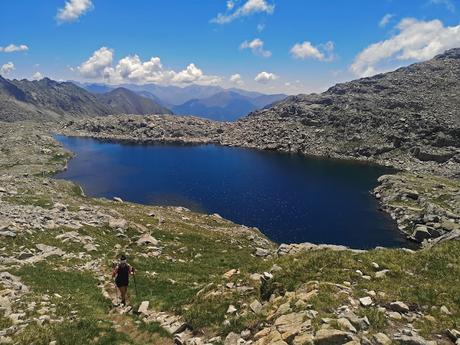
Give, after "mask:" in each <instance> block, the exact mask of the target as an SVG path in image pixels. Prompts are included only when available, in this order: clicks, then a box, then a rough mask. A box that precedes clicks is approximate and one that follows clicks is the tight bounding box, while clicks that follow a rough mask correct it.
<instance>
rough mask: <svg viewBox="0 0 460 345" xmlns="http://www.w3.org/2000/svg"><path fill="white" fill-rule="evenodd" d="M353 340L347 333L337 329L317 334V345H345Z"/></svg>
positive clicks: (324, 330) (323, 330) (321, 330)
mask: <svg viewBox="0 0 460 345" xmlns="http://www.w3.org/2000/svg"><path fill="white" fill-rule="evenodd" d="M352 339H353V337H352V335H351V334H350V333H347V332H343V331H338V330H336V329H320V330H319V331H318V332H316V334H315V338H314V342H315V345H343V344H345V343H346V342H349V341H351V340H352Z"/></svg>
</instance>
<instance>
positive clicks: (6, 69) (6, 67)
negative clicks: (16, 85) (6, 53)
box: [0, 61, 14, 75]
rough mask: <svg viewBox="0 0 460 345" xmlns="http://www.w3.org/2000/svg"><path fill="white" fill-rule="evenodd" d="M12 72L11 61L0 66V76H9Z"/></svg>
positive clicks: (12, 64)
mask: <svg viewBox="0 0 460 345" xmlns="http://www.w3.org/2000/svg"><path fill="white" fill-rule="evenodd" d="M13 71H14V63H12V62H11V61H10V62H7V63H6V64H4V65H2V67H0V74H2V75H6V74H9V73H11V72H13Z"/></svg>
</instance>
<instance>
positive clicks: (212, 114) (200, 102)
mask: <svg viewBox="0 0 460 345" xmlns="http://www.w3.org/2000/svg"><path fill="white" fill-rule="evenodd" d="M285 97H286V96H285V95H262V96H257V97H256V98H251V97H248V96H244V95H241V94H239V93H237V92H234V91H223V92H219V93H217V94H215V95H212V96H211V97H208V98H203V99H192V100H190V101H187V102H185V103H183V104H181V105H177V106H173V107H172V108H171V109H172V110H173V111H174V113H175V114H178V115H197V116H201V117H205V118H209V119H213V120H218V121H235V120H237V119H239V118H241V117H243V116H245V115H247V114H249V113H250V112H252V111H254V110H257V109H260V108H263V107H265V106H267V105H270V104H272V103H274V102H276V101H279V100H282V99H284V98H285Z"/></svg>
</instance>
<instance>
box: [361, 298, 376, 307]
mask: <svg viewBox="0 0 460 345" xmlns="http://www.w3.org/2000/svg"><path fill="white" fill-rule="evenodd" d="M359 303H361V305H362V306H363V307H369V306H371V305H372V303H373V302H372V298H370V297H369V296H366V297H362V298H360V299H359Z"/></svg>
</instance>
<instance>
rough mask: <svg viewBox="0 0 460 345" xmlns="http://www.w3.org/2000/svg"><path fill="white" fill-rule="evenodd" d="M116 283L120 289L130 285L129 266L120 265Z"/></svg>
mask: <svg viewBox="0 0 460 345" xmlns="http://www.w3.org/2000/svg"><path fill="white" fill-rule="evenodd" d="M115 283H116V284H117V286H119V287H120V286H128V285H129V265H126V264H125V265H122V264H120V265H118V268H117V277H116V279H115Z"/></svg>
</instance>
